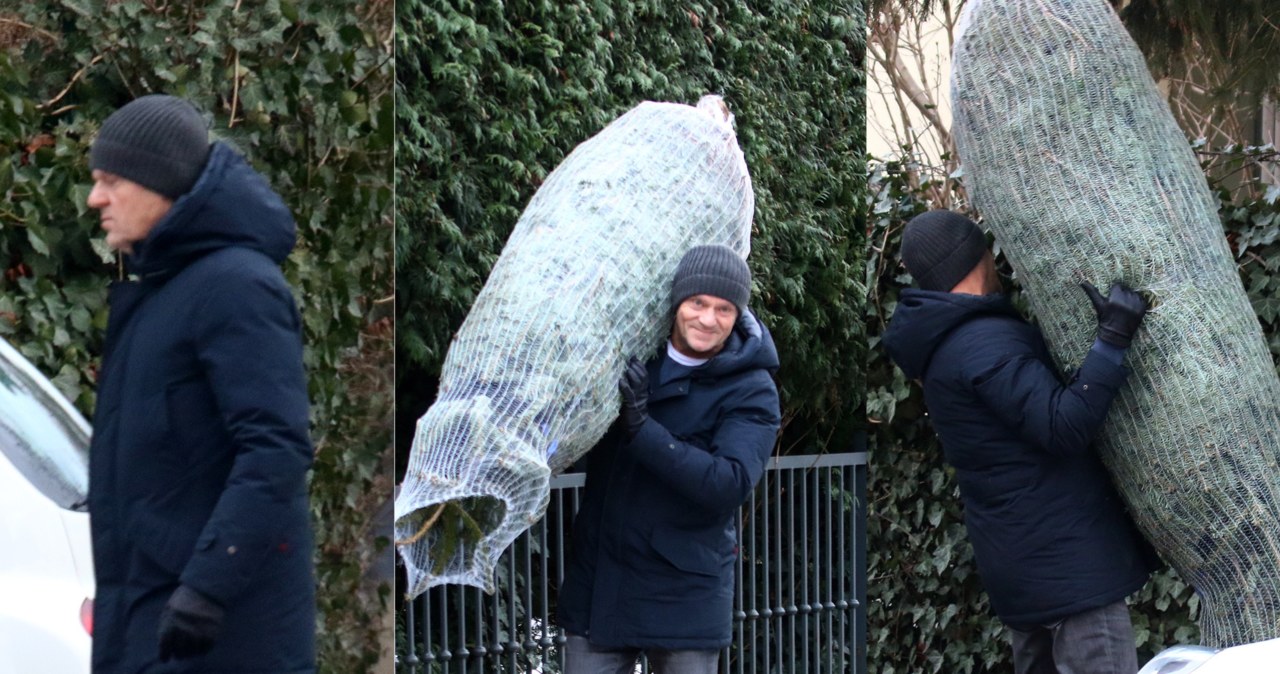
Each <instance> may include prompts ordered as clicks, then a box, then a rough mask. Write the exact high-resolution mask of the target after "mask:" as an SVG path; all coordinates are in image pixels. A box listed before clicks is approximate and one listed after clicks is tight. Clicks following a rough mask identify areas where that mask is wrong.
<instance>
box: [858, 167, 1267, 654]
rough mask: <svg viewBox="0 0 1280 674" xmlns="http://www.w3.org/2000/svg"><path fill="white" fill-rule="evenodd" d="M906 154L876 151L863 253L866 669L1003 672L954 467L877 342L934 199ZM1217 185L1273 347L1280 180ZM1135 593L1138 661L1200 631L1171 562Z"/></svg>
mask: <svg viewBox="0 0 1280 674" xmlns="http://www.w3.org/2000/svg"><path fill="white" fill-rule="evenodd" d="M908 156H910V153H909V152H908ZM1257 158H1262V159H1264V160H1270V161H1274V159H1275V156H1274V153H1269V152H1268V151H1266V150H1261V149H1250V150H1240V151H1238V152H1236V153H1234V154H1233V155H1232V156H1231V157H1229V158H1227V159H1225V160H1222V159H1220V160H1218V162H1217V163H1226V164H1232V163H1236V164H1245V163H1248V162H1249V161H1251V160H1254V159H1257ZM912 161H913V160H911V159H908V160H904V161H899V162H891V163H887V164H886V163H880V162H873V163H872V171H871V179H870V182H869V186H868V192H867V209H868V213H869V214H870V218H871V221H870V224H869V230H870V238H871V241H872V242H873V244H872V247H871V249H870V252H869V254H868V257H867V260H866V269H867V278H868V279H869V285H870V286H871V290H870V293H871V294H870V299H869V301H868V303H867V307H866V310H867V325H868V339H869V344H870V346H871V352H870V354H869V359H868V371H867V387H868V389H867V415H868V418H869V420H870V421H871V426H872V432H871V452H872V454H871V461H870V465H871V469H870V472H869V475H870V483H869V487H868V490H869V500H870V503H871V514H870V521H869V523H868V534H867V536H868V539H869V543H868V549H869V551H868V556H867V559H868V589H867V595H868V597H869V600H870V611H869V618H868V623H869V625H870V629H869V636H868V644H869V653H870V654H869V657H868V660H869V661H870V662H872V663H876V664H874V665H873V668H872V671H874V672H879V673H881V674H890V673H891V672H893V673H897V672H947V673H948V674H950V673H953V672H955V673H959V672H966V673H969V672H982V673H990V674H996V673H999V674H1004V673H1007V672H1011V671H1013V664H1012V660H1011V650H1010V647H1009V645H1008V641H1007V638H1006V637H1005V635H1004V629H1003V626H1002V625H1001V624H1000V623H999V621H997V620H996V619H995V618H994V617H992V616H991V614H990V607H989V605H988V602H987V597H986V594H985V593H984V592H983V591H982V586H981V583H980V581H979V579H978V577H977V572H976V568H975V566H974V561H973V551H972V548H971V547H970V545H969V542H968V538H967V536H966V534H965V531H964V524H963V522H962V519H961V514H960V496H959V492H958V490H957V487H956V484H955V480H954V474H953V471H952V469H951V468H949V467H946V466H945V465H944V464H943V462H942V453H941V449H940V447H939V446H938V443H937V439H936V436H935V435H934V433H933V429H932V428H931V427H930V426H929V422H928V419H927V417H926V416H925V410H924V403H923V397H922V393H921V391H920V388H919V386H918V385H917V384H915V383H914V382H908V381H906V380H905V379H904V378H903V375H902V372H901V371H900V370H898V369H897V368H895V367H893V365H892V363H891V362H890V360H889V357H888V355H887V354H886V353H885V352H884V349H883V348H880V347H879V336H880V335H881V334H882V333H883V331H884V328H885V326H886V324H887V322H888V320H889V318H890V316H892V314H893V309H894V305H895V303H896V302H897V298H898V294H899V291H901V290H902V289H903V288H905V287H908V283H907V281H908V279H909V277H908V276H907V275H906V272H905V270H904V269H903V268H902V267H901V266H900V264H899V256H898V251H899V248H900V243H901V233H902V227H903V226H904V225H905V224H906V222H907V220H909V219H910V218H911V217H912V216H914V215H916V214H917V213H921V212H923V211H925V210H928V209H929V208H932V205H931V204H929V203H927V202H926V199H925V197H924V190H925V189H926V188H927V187H928V185H923V186H920V187H918V188H914V189H913V188H912V187H911V186H910V181H908V180H907V174H908V173H909V172H914V171H915V169H916V167H915V166H913V165H912V164H911V162H912ZM1206 168H1207V167H1206ZM1229 172H1230V171H1221V172H1215V173H1219V174H1221V173H1229ZM1215 193H1216V194H1217V196H1218V198H1219V202H1220V210H1219V213H1220V215H1221V217H1222V221H1223V228H1224V232H1225V233H1226V235H1227V238H1228V239H1229V240H1230V241H1231V242H1232V244H1233V249H1234V250H1235V251H1237V253H1238V256H1239V264H1240V272H1241V278H1242V281H1243V283H1244V286H1245V288H1246V289H1247V291H1248V293H1249V297H1250V299H1251V300H1252V301H1253V304H1254V308H1255V310H1256V311H1257V312H1258V316H1259V319H1260V321H1261V322H1262V326H1263V330H1264V331H1265V333H1266V335H1267V338H1268V340H1269V343H1270V345H1271V351H1272V353H1273V354H1275V355H1276V356H1277V358H1280V245H1278V244H1277V239H1280V204H1277V203H1276V202H1277V197H1278V196H1280V189H1277V188H1275V187H1271V188H1268V187H1267V186H1265V185H1258V184H1257V183H1251V184H1247V185H1245V186H1244V187H1243V188H1241V189H1240V190H1238V191H1237V192H1235V193H1232V192H1228V191H1227V190H1226V189H1224V188H1221V187H1217V186H1215ZM970 215H971V216H975V215H976V214H973V213H970ZM999 261H1000V264H1001V268H1002V271H1003V273H1004V276H1005V278H1004V280H1005V285H1006V288H1009V289H1011V292H1012V293H1013V294H1014V301H1015V304H1017V305H1018V306H1020V307H1022V308H1023V310H1024V313H1025V304H1024V303H1022V302H1020V301H1019V297H1018V292H1019V291H1018V286H1017V281H1016V279H1011V278H1010V277H1009V274H1010V271H1009V268H1008V266H1007V264H1005V263H1004V261H1003V258H999ZM1133 603H1134V605H1133V611H1132V614H1133V621H1134V631H1135V637H1136V639H1137V642H1138V650H1139V661H1140V662H1145V661H1146V660H1148V659H1149V658H1150V657H1152V656H1153V655H1155V654H1156V653H1158V652H1159V651H1160V650H1162V649H1164V648H1166V647H1168V646H1172V645H1176V644H1185V643H1195V642H1196V640H1197V638H1198V635H1199V630H1198V629H1197V627H1196V625H1195V615H1196V610H1197V608H1198V602H1197V600H1196V598H1195V595H1194V593H1193V591H1192V590H1191V589H1190V588H1189V587H1188V586H1187V585H1185V584H1184V583H1182V582H1181V581H1180V580H1179V579H1178V578H1177V576H1176V575H1175V574H1174V573H1173V572H1172V571H1170V570H1167V569H1166V570H1164V571H1161V572H1160V573H1158V574H1156V575H1155V576H1154V577H1153V579H1152V581H1151V582H1149V583H1148V584H1147V585H1146V587H1145V588H1143V590H1141V591H1140V592H1139V593H1138V594H1136V595H1135V596H1134V597H1133Z"/></svg>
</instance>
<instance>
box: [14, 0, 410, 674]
mask: <svg viewBox="0 0 1280 674" xmlns="http://www.w3.org/2000/svg"><path fill="white" fill-rule="evenodd" d="M0 19H3V20H2V21H0V46H2V47H3V50H0V152H3V153H4V154H6V155H7V156H6V157H5V161H3V162H0V190H2V191H3V194H4V197H5V198H4V199H3V202H4V204H5V206H3V207H0V261H2V262H3V264H4V269H5V272H4V276H3V278H0V284H2V285H3V292H0V334H3V335H4V337H5V338H6V339H9V340H10V341H11V342H13V343H14V344H15V345H16V346H17V347H18V348H19V349H21V350H22V352H23V353H24V354H26V355H27V357H28V358H30V359H31V360H32V361H33V362H34V363H35V364H36V365H37V366H38V367H39V368H40V369H42V370H43V371H44V372H45V373H46V374H48V375H50V376H51V377H52V378H53V380H54V382H55V384H57V385H58V387H59V388H60V389H61V390H62V391H63V392H64V393H66V394H67V396H68V397H69V398H70V399H72V400H73V401H74V402H75V403H76V404H77V406H78V407H79V408H80V409H81V411H83V412H85V413H86V415H87V414H89V413H90V412H91V410H92V407H93V402H94V397H93V389H94V382H95V376H96V367H97V364H98V361H97V358H98V356H99V350H100V347H101V340H102V335H103V331H104V328H105V325H106V312H107V307H106V303H105V298H106V287H107V283H108V281H109V280H111V279H112V278H114V277H115V276H116V274H117V266H116V263H115V262H114V260H113V258H112V255H111V254H110V252H109V251H107V250H106V249H105V247H104V246H103V245H102V243H101V235H100V232H99V231H98V228H97V218H96V217H95V216H94V214H93V213H92V212H90V211H88V209H87V208H86V206H85V204H84V201H85V198H86V196H87V195H88V189H89V176H88V168H87V166H86V162H85V157H86V154H87V151H88V147H89V143H90V142H91V140H92V138H93V135H94V133H95V132H96V130H97V129H98V127H99V125H100V124H101V122H102V120H104V119H105V118H106V117H107V115H109V114H110V113H111V112H112V111H113V110H115V109H116V108H118V107H119V106H120V105H123V104H124V103H126V102H128V101H129V100H131V99H133V98H135V97H137V96H140V95H143V94H146V93H152V92H163V93H170V94H174V95H178V96H182V97H184V98H187V99H188V100H190V101H192V102H193V103H194V104H195V105H196V106H197V107H198V108H200V109H202V110H205V111H208V112H209V113H211V114H212V118H213V128H214V135H215V136H216V137H219V138H222V139H224V140H227V141H228V142H230V143H232V144H233V145H235V146H237V147H238V148H239V149H240V150H241V151H242V152H244V153H245V154H246V156H247V157H248V158H249V160H250V162H251V163H252V164H253V165H254V166H255V167H256V168H257V169H258V170H260V171H262V172H263V173H264V174H265V175H266V176H267V177H268V178H269V180H270V181H271V183H272V185H273V186H275V188H276V189H277V190H278V191H279V192H280V193H281V194H282V195H283V196H284V199H285V201H286V202H287V203H288V204H289V205H290V207H291V209H292V210H293V213H294V215H295V217H296V219H297V221H298V235H299V236H298V239H299V245H298V249H297V250H296V251H295V253H294V254H293V255H292V256H291V257H290V259H289V261H288V262H287V263H286V265H285V272H286V275H287V276H288V278H289V281H290V283H291V284H292V285H293V287H294V288H295V290H296V292H297V297H298V300H299V307H300V308H301V310H302V312H303V320H304V324H305V337H304V338H305V342H306V353H305V358H306V364H307V368H308V371H309V376H310V386H311V398H312V404H313V407H312V412H313V417H312V421H313V426H312V435H313V438H314V440H315V442H316V445H317V457H316V467H315V472H314V475H313V478H312V484H311V487H312V498H313V501H312V503H313V509H314V515H315V518H316V523H317V526H316V535H317V544H318V547H319V553H318V567H317V572H318V576H319V578H318V580H319V585H320V600H319V603H320V610H321V616H322V618H321V620H322V624H321V626H320V630H321V636H320V651H321V667H322V671H327V672H349V671H357V670H358V669H359V668H360V667H361V666H363V665H366V664H368V663H369V662H371V661H372V660H373V659H374V658H376V653H377V644H376V641H375V640H374V634H373V630H374V629H376V627H375V626H376V624H377V623H378V622H379V621H378V620H377V619H376V617H375V615H376V614H377V613H379V612H380V611H382V610H383V607H382V605H381V604H382V602H383V598H381V597H379V596H378V593H377V592H376V591H374V592H369V591H364V592H362V591H360V583H361V580H362V577H363V573H362V572H363V569H364V568H365V567H366V566H368V565H369V564H370V563H371V562H372V560H373V559H374V558H375V557H376V556H378V555H382V556H385V555H386V554H389V553H388V552H387V549H386V547H385V545H386V542H385V541H384V542H383V543H382V545H383V547H382V548H381V550H379V549H378V545H377V544H376V543H375V541H374V539H373V536H372V534H370V533H369V526H370V524H369V513H371V512H372V510H373V509H374V508H376V507H377V505H378V503H377V499H378V498H379V497H381V498H386V496H387V494H388V493H389V491H390V485H389V484H388V483H387V480H386V478H385V477H383V478H381V479H380V478H379V467H380V466H383V467H385V463H386V461H385V458H384V455H385V454H386V453H387V450H388V447H389V445H390V441H389V440H390V428H389V420H388V419H387V418H386V416H387V415H386V414H385V410H386V409H387V407H388V406H389V404H390V395H391V391H390V383H389V381H388V379H389V370H390V367H391V347H390V323H389V320H390V317H389V316H383V315H382V314H384V313H387V309H386V308H383V307H381V305H378V304H375V302H376V301H377V300H379V299H383V298H388V297H389V296H390V294H391V284H392V276H391V255H392V249H391V196H392V192H391V150H392V140H391V138H392V133H393V129H392V95H391V86H392V82H391V79H392V78H391V72H392V70H391V64H390V45H389V43H388V42H387V41H388V40H389V34H390V22H391V7H390V3H389V2H387V1H386V0H382V1H379V0H370V1H369V2H364V3H327V2H320V1H319V0H241V1H232V0H204V1H196V2H189V3H153V2H142V1H140V0H109V1H106V2H103V1H101V0H62V1H61V2H55V3H19V2H14V1H12V0H9V1H6V2H3V3H0Z"/></svg>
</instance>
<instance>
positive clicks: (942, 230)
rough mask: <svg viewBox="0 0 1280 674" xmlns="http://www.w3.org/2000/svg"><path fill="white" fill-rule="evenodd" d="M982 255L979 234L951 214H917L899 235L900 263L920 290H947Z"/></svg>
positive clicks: (983, 239)
mask: <svg viewBox="0 0 1280 674" xmlns="http://www.w3.org/2000/svg"><path fill="white" fill-rule="evenodd" d="M986 252H987V237H986V236H985V235H983V233H982V230H981V229H978V226H977V225H976V224H974V222H973V221H972V220H970V219H969V218H966V217H964V216H963V215H960V214H959V213H954V212H952V211H947V210H936V211H928V212H925V213H921V214H920V215H917V216H916V217H914V218H912V219H911V222H908V223H907V228H906V229H905V230H904V231H903V232H902V262H903V263H904V264H906V265H907V271H909V272H911V275H912V276H913V277H915V279H916V283H917V284H918V285H919V286H920V288H921V289H922V290H944V291H949V290H951V289H952V288H954V287H956V284H957V283H959V282H960V281H961V280H963V279H964V277H965V276H968V275H969V272H971V271H973V268H974V267H976V266H978V262H979V261H981V260H982V256H983V254H985V253H986Z"/></svg>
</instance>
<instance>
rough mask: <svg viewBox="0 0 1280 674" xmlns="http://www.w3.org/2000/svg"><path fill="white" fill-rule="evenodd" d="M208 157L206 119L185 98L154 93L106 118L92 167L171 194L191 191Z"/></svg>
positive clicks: (95, 145)
mask: <svg viewBox="0 0 1280 674" xmlns="http://www.w3.org/2000/svg"><path fill="white" fill-rule="evenodd" d="M208 158H209V131H208V127H206V126H205V122H204V118H202V117H201V116H200V113H199V112H197V111H196V109H195V108H193V107H191V104H190V103H188V102H186V101H184V100H182V99H181V98H174V97H173V96H164V95H160V94H153V95H150V96H143V97H142V98H139V99H136V100H134V101H131V102H130V103H128V104H127V105H125V106H124V107H123V108H120V109H119V110H116V111H115V112H114V113H112V114H111V116H110V117H107V121H106V122H103V124H102V130H101V131H99V132H98V137H97V138H96V139H95V140H94V141H93V147H92V148H91V149H90V150H89V168H90V169H98V170H102V171H106V172H108V173H114V174H115V175H118V176H120V177H121V178H126V179H128V180H132V181H133V182H135V183H138V184H139V185H142V186H143V187H145V188H147V189H149V190H151V191H153V192H157V193H159V194H161V195H164V196H165V197H167V198H169V199H177V198H178V197H180V196H182V195H184V194H186V193H187V192H189V191H190V190H191V186H192V185H194V184H195V183H196V179H197V178H199V177H200V172H201V171H203V170H204V164H205V160H206V159H208Z"/></svg>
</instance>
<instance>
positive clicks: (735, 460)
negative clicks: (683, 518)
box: [627, 371, 781, 513]
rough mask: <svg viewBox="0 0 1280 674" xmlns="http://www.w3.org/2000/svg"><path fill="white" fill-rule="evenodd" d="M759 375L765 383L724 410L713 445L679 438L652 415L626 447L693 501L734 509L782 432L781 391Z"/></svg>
mask: <svg viewBox="0 0 1280 674" xmlns="http://www.w3.org/2000/svg"><path fill="white" fill-rule="evenodd" d="M761 375H762V379H763V380H764V382H763V383H762V385H760V386H758V387H754V388H753V389H752V390H750V391H749V392H747V393H746V394H745V395H744V396H742V397H741V398H739V399H737V400H735V401H734V402H733V403H732V407H731V408H730V409H727V410H726V411H725V412H724V413H723V415H722V418H721V420H720V422H719V424H718V425H717V427H716V429H715V434H714V436H713V437H712V440H711V447H710V448H709V450H708V449H703V448H701V447H698V446H696V445H693V444H690V443H687V442H683V441H681V440H679V439H678V438H676V437H675V436H673V435H672V434H671V433H670V432H669V431H667V429H666V427H664V426H663V425H662V424H660V423H658V422H657V421H654V420H653V419H652V418H650V419H648V420H647V421H645V423H644V425H643V426H641V427H640V432H639V433H637V434H636V436H635V438H633V439H632V440H631V443H630V444H629V445H628V446H627V451H629V452H631V453H632V455H633V456H634V457H635V459H636V461H637V462H638V463H640V464H641V465H643V466H644V467H646V468H648V469H649V470H650V471H652V472H653V473H654V474H655V475H657V476H658V477H659V479H662V480H663V481H665V482H666V483H667V484H669V485H670V486H671V488H672V489H675V490H676V491H677V492H678V493H680V494H681V495H683V496H684V497H685V498H687V499H689V500H690V501H693V502H694V503H697V504H699V505H701V506H702V507H704V508H706V509H707V510H708V511H711V512H714V513H730V512H733V511H734V510H736V509H737V508H738V507H739V506H741V505H742V504H743V503H744V502H746V500H747V497H748V496H750V495H751V490H752V489H755V486H756V484H757V483H758V482H759V481H760V477H761V476H762V475H764V470H765V465H766V464H767V463H768V461H769V456H770V455H772V454H773V445H774V443H775V442H776V441H777V437H778V426H779V424H780V421H781V420H780V416H779V411H778V391H777V388H775V387H774V385H773V381H772V380H771V379H769V378H768V375H767V374H764V372H763V371H761Z"/></svg>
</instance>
